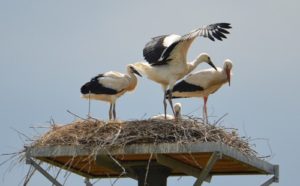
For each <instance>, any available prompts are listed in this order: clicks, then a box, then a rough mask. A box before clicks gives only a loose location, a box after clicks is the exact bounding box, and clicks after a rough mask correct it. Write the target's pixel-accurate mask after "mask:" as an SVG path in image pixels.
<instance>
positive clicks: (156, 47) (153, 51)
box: [143, 34, 181, 65]
mask: <svg viewBox="0 0 300 186" xmlns="http://www.w3.org/2000/svg"><path fill="white" fill-rule="evenodd" d="M180 38H181V36H179V35H175V34H170V35H162V36H157V37H154V38H152V40H151V41H149V42H148V43H147V44H146V45H145V47H144V49H143V55H144V58H145V60H146V61H148V63H150V64H151V65H163V64H164V63H165V62H166V61H165V60H164V58H166V56H165V54H164V53H165V50H166V49H167V48H169V47H170V46H171V45H173V46H174V43H176V42H178V41H179V40H180ZM164 56H165V57H164Z"/></svg>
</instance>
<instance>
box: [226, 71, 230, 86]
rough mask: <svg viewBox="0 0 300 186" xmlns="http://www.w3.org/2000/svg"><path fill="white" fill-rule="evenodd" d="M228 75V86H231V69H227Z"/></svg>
mask: <svg viewBox="0 0 300 186" xmlns="http://www.w3.org/2000/svg"><path fill="white" fill-rule="evenodd" d="M226 75H227V81H228V84H229V86H230V77H231V74H230V69H229V68H227V69H226Z"/></svg>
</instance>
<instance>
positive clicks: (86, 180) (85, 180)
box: [84, 178, 93, 186]
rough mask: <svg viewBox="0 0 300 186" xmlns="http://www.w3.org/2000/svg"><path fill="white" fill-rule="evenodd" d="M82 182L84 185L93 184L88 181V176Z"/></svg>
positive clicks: (89, 185)
mask: <svg viewBox="0 0 300 186" xmlns="http://www.w3.org/2000/svg"><path fill="white" fill-rule="evenodd" d="M84 183H85V186H93V184H92V183H91V182H90V179H89V178H85V179H84Z"/></svg>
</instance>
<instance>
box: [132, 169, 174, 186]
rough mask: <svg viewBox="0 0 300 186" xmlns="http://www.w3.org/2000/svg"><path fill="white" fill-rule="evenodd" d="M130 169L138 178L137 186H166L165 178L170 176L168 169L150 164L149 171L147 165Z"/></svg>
mask: <svg viewBox="0 0 300 186" xmlns="http://www.w3.org/2000/svg"><path fill="white" fill-rule="evenodd" d="M131 168H132V170H133V171H134V172H135V174H136V175H137V177H138V186H167V178H168V176H169V175H170V174H171V170H170V169H169V168H168V167H165V166H161V165H151V164H150V166H149V169H147V168H148V166H147V164H145V165H141V166H133V167H131Z"/></svg>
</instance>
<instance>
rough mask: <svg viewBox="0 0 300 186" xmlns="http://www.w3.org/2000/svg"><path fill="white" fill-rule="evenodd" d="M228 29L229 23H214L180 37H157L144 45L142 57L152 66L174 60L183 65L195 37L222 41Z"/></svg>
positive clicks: (173, 35)
mask: <svg viewBox="0 0 300 186" xmlns="http://www.w3.org/2000/svg"><path fill="white" fill-rule="evenodd" d="M230 28H231V26H230V23H215V24H210V25H206V26H203V27H201V28H198V29H196V30H193V31H191V32H190V33H188V34H185V35H184V36H182V37H181V36H179V35H175V34H171V35H162V36H157V37H154V38H152V40H151V41H149V42H148V43H147V44H146V45H145V47H144V49H143V55H144V58H145V60H146V61H148V63H150V64H151V65H152V66H155V65H165V64H167V63H168V62H169V61H174V60H175V59H177V60H175V61H176V62H184V63H185V62H186V55H187V51H188V49H189V47H190V45H191V43H192V42H193V41H194V39H195V38H196V37H199V36H202V37H208V38H209V39H210V40H212V41H215V39H217V40H220V41H222V40H223V39H225V38H227V37H226V35H225V34H229V31H228V30H227V29H230Z"/></svg>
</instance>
